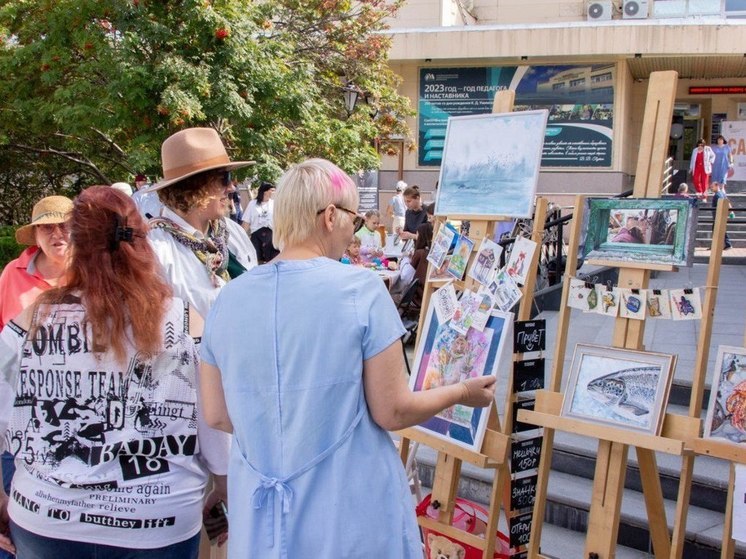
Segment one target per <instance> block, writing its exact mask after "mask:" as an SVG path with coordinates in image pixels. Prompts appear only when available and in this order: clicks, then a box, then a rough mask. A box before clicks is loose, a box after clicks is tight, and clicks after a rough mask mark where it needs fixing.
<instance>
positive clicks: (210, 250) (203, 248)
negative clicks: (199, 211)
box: [149, 217, 231, 287]
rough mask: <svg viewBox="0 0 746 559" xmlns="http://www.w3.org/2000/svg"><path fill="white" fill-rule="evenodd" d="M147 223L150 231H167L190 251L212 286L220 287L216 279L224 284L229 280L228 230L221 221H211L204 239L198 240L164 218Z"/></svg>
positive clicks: (157, 218)
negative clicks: (205, 270)
mask: <svg viewBox="0 0 746 559" xmlns="http://www.w3.org/2000/svg"><path fill="white" fill-rule="evenodd" d="M149 223H150V228H151V229H156V228H159V229H163V230H164V231H167V232H168V233H170V234H171V236H172V237H173V238H174V240H175V241H176V242H178V243H180V244H182V245H184V246H185V247H187V248H188V249H190V250H191V251H192V253H194V256H196V257H197V258H199V261H200V262H202V263H203V264H204V265H205V268H206V269H207V273H208V274H209V275H210V280H211V281H212V285H213V286H215V287H219V286H220V284H219V282H218V278H220V279H222V280H223V281H226V282H227V281H228V280H230V279H231V278H230V275H228V259H229V256H228V230H227V229H226V227H225V224H224V223H223V220H221V219H218V220H215V221H213V222H212V223H211V224H210V227H209V228H208V230H207V236H206V237H205V238H204V239H198V238H197V237H195V236H194V235H192V234H190V233H188V232H186V231H185V230H184V229H183V228H182V227H180V226H179V225H177V224H176V223H174V222H173V221H171V220H170V219H168V218H166V217H156V218H153V219H151V220H150V222H149Z"/></svg>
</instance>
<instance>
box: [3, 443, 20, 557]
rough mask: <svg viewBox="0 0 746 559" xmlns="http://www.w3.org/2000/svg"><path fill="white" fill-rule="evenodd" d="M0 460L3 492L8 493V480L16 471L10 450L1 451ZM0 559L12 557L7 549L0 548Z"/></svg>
mask: <svg viewBox="0 0 746 559" xmlns="http://www.w3.org/2000/svg"><path fill="white" fill-rule="evenodd" d="M0 460H2V465H3V487H4V488H5V493H6V494H8V495H10V482H11V481H13V474H14V473H15V471H16V465H15V462H14V461H13V460H14V458H13V455H12V454H11V453H10V452H3V454H2V457H0ZM0 559H13V556H12V555H11V554H10V553H8V552H7V551H3V550H2V549H0Z"/></svg>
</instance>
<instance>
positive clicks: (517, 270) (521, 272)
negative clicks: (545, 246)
mask: <svg viewBox="0 0 746 559" xmlns="http://www.w3.org/2000/svg"><path fill="white" fill-rule="evenodd" d="M535 250H536V243H535V242H533V241H532V240H531V239H527V238H525V237H516V238H515V242H514V243H513V248H511V249H510V258H509V259H508V263H507V264H506V265H505V271H506V272H508V274H510V275H511V277H512V278H513V279H514V280H515V281H516V283H520V284H521V285H523V284H524V283H526V278H527V277H528V271H529V268H530V266H531V260H533V257H534V251H535Z"/></svg>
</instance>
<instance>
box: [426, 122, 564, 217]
mask: <svg viewBox="0 0 746 559" xmlns="http://www.w3.org/2000/svg"><path fill="white" fill-rule="evenodd" d="M548 114H549V113H548V111H546V110H540V111H522V112H515V113H501V114H484V115H473V116H459V117H451V118H449V119H448V128H447V129H446V139H445V146H444V148H443V160H442V163H441V167H440V177H439V183H438V184H439V187H438V196H437V198H436V200H435V215H447V216H451V217H454V216H458V217H473V218H477V217H487V216H493V217H494V216H505V217H531V215H532V213H533V207H534V197H535V196H536V184H537V182H538V180H539V167H540V166H541V153H542V149H543V147H544V131H545V129H546V124H547V115H548Z"/></svg>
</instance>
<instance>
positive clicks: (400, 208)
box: [389, 193, 407, 217]
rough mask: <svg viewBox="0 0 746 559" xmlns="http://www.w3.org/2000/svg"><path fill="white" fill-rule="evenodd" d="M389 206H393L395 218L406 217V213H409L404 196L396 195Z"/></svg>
mask: <svg viewBox="0 0 746 559" xmlns="http://www.w3.org/2000/svg"><path fill="white" fill-rule="evenodd" d="M389 206H391V209H392V211H393V212H394V217H404V213H405V212H406V211H407V205H406V204H405V203H404V196H403V195H402V194H401V193H400V194H394V195H393V196H392V197H391V200H389Z"/></svg>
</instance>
